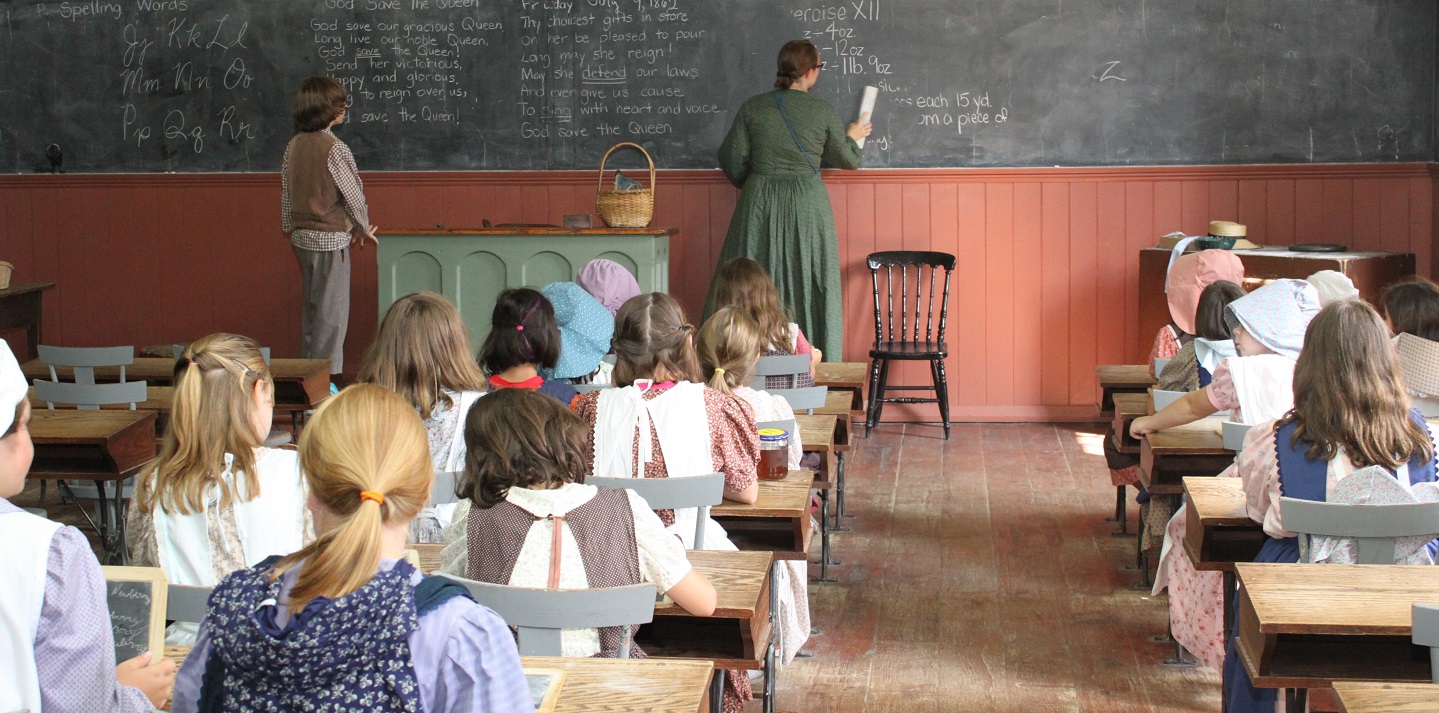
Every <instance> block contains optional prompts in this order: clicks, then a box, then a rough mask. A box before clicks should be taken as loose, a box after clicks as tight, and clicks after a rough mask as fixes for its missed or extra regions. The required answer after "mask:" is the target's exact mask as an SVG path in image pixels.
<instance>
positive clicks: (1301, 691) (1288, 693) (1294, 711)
mask: <svg viewBox="0 0 1439 713" xmlns="http://www.w3.org/2000/svg"><path fill="white" fill-rule="evenodd" d="M1308 707H1309V689H1307V688H1286V689H1284V711H1285V713H1305V709H1306V708H1308Z"/></svg>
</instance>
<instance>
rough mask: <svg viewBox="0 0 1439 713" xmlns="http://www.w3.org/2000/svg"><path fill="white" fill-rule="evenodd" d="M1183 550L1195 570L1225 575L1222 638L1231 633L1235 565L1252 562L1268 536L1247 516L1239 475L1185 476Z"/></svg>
mask: <svg viewBox="0 0 1439 713" xmlns="http://www.w3.org/2000/svg"><path fill="white" fill-rule="evenodd" d="M1184 493H1185V495H1186V496H1187V497H1186V503H1185V508H1184V513H1185V515H1184V517H1185V520H1184V525H1185V527H1184V552H1185V553H1186V554H1188V555H1189V561H1190V562H1192V563H1193V564H1194V569H1196V570H1199V571H1201V572H1220V573H1222V574H1223V576H1224V584H1223V592H1224V640H1225V641H1228V640H1229V636H1230V634H1232V633H1233V632H1234V593H1235V592H1234V587H1235V576H1234V564H1235V563H1236V562H1253V561H1254V557H1255V556H1256V555H1258V554H1259V548H1261V547H1263V546H1264V541H1265V540H1266V539H1268V535H1266V534H1264V526H1262V525H1260V524H1259V523H1257V522H1255V521H1253V520H1251V519H1250V518H1249V508H1248V505H1246V503H1245V499H1244V481H1242V480H1240V479H1239V478H1208V477H1190V478H1185V479H1184Z"/></svg>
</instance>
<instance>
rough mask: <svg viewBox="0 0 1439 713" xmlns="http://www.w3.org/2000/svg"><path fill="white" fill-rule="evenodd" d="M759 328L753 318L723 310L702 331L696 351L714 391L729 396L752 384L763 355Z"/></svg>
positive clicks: (732, 310) (716, 313)
mask: <svg viewBox="0 0 1439 713" xmlns="http://www.w3.org/2000/svg"><path fill="white" fill-rule="evenodd" d="M759 342H760V336H759V325H757V324H755V321H754V320H753V319H750V318H749V315H747V314H745V313H743V312H741V311H739V310H737V309H735V308H733V307H723V308H720V310H719V311H717V312H715V313H714V314H713V315H711V316H710V318H709V319H708V320H706V321H705V323H704V326H703V327H701V328H700V333H699V339H698V340H697V343H696V344H695V349H696V351H697V352H698V353H699V360H700V366H701V368H702V369H703V370H704V373H705V375H706V383H707V384H708V386H709V387H710V388H711V389H714V390H715V391H719V392H721V393H725V394H731V395H732V394H734V390H735V389H737V388H739V387H741V386H744V385H746V384H748V383H749V381H750V376H751V375H752V373H753V372H754V363H755V360H756V359H758V358H759V354H760V345H759Z"/></svg>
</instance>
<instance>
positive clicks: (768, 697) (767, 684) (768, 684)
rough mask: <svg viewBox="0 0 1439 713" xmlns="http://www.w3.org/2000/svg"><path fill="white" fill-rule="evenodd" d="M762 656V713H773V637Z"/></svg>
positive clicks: (774, 646) (774, 645)
mask: <svg viewBox="0 0 1439 713" xmlns="http://www.w3.org/2000/svg"><path fill="white" fill-rule="evenodd" d="M770 638H771V641H770V644H769V646H768V647H766V651H765V654H764V713H774V689H775V680H774V677H775V665H774V659H775V648H776V644H775V642H774V641H773V638H774V637H770Z"/></svg>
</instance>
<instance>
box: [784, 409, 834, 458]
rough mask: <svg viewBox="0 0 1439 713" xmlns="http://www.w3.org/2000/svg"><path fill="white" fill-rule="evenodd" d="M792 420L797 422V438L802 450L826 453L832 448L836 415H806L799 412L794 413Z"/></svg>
mask: <svg viewBox="0 0 1439 713" xmlns="http://www.w3.org/2000/svg"><path fill="white" fill-rule="evenodd" d="M794 420H795V423H797V424H799V440H800V444H801V445H803V446H804V450H806V451H816V452H819V453H828V452H829V451H830V450H831V449H833V448H834V446H835V443H834V440H835V439H834V431H835V428H837V427H838V425H839V424H838V421H839V417H838V416H820V415H815V416H807V415H805V414H802V413H801V414H795V417H794Z"/></svg>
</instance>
